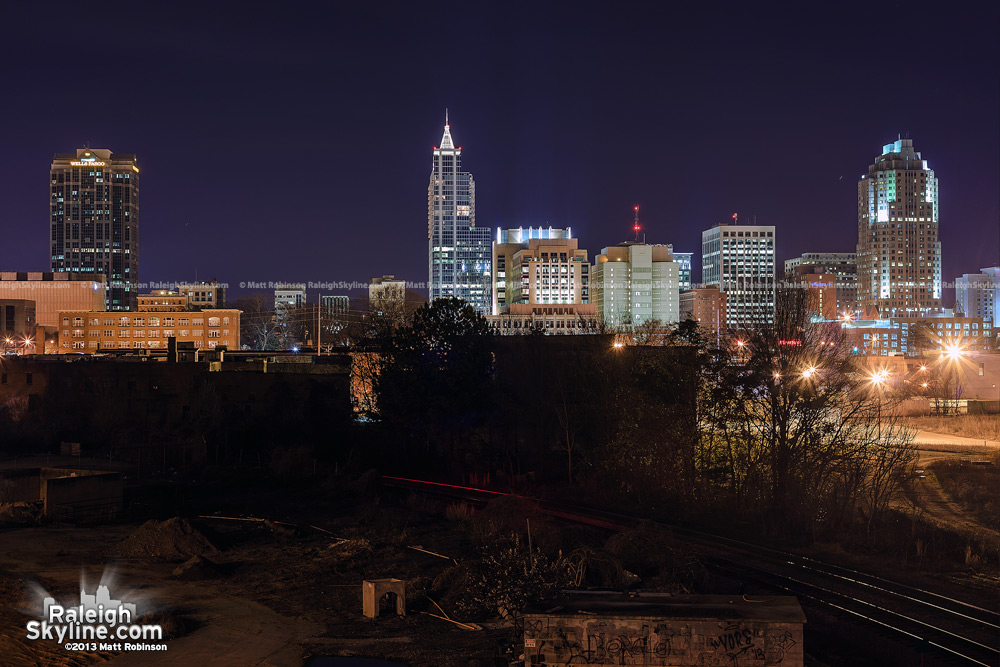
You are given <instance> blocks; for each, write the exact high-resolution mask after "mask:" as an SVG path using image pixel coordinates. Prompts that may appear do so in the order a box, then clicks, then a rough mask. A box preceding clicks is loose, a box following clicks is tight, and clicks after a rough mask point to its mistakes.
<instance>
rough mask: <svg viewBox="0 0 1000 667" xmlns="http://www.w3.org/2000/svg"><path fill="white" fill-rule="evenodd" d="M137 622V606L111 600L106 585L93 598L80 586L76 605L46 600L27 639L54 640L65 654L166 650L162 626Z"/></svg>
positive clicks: (28, 628) (31, 622)
mask: <svg viewBox="0 0 1000 667" xmlns="http://www.w3.org/2000/svg"><path fill="white" fill-rule="evenodd" d="M138 620H139V618H138V615H137V613H136V605H135V604H133V603H129V602H122V601H121V600H115V599H113V598H112V597H111V593H110V591H109V590H108V587H107V586H103V585H102V586H98V588H97V594H96V595H88V594H87V592H86V590H85V589H84V588H82V587H81V589H80V604H79V605H77V606H64V605H61V604H59V603H57V602H56V601H55V599H54V598H51V597H47V598H45V600H44V602H43V603H42V620H40V621H38V620H36V621H29V622H28V623H27V626H26V627H27V630H28V635H27V638H28V639H32V640H50V641H57V642H59V643H60V644H63V647H64V648H65V649H66V650H67V651H166V650H167V645H166V644H164V643H162V640H163V627H162V626H160V625H153V624H141V623H137V622H136V621H138Z"/></svg>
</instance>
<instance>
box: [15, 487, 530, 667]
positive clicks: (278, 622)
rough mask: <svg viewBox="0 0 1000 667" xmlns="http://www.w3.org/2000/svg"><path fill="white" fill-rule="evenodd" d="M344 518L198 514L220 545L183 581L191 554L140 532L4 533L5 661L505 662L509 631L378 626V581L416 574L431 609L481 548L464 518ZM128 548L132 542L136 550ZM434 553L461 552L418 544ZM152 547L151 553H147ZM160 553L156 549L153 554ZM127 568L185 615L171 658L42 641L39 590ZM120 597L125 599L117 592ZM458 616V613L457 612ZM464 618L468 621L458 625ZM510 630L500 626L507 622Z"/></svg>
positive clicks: (434, 624)
mask: <svg viewBox="0 0 1000 667" xmlns="http://www.w3.org/2000/svg"><path fill="white" fill-rule="evenodd" d="M354 512H355V513H353V514H352V513H347V514H345V515H344V516H340V517H332V518H330V520H329V521H327V522H326V523H325V525H324V529H325V530H326V531H329V532H324V531H323V530H316V529H312V528H298V529H296V528H293V527H290V526H286V525H281V524H274V523H271V524H264V523H259V522H242V521H227V520H216V519H196V518H191V517H189V518H190V519H191V524H192V525H193V526H194V527H195V528H196V529H197V530H198V532H200V533H202V534H204V535H205V536H206V539H207V540H209V541H210V542H211V546H212V547H213V548H215V549H216V551H214V552H211V553H209V554H208V556H207V558H209V559H210V562H211V563H212V564H214V566H213V567H212V568H211V569H208V570H206V569H205V568H203V567H202V568H201V569H199V570H197V571H198V577H196V578H195V577H191V578H188V577H187V575H182V576H180V577H178V576H175V575H174V574H173V572H174V570H175V569H176V568H178V566H179V565H180V564H181V558H182V557H183V555H178V554H170V556H171V557H172V558H170V559H166V558H160V557H157V556H156V555H155V554H154V555H152V556H151V555H149V554H148V553H144V555H142V556H141V557H125V556H111V555H109V554H112V553H135V552H136V551H137V548H136V547H135V542H136V541H135V538H134V537H133V538H132V539H131V541H129V536H130V535H133V534H134V533H135V532H136V531H137V530H138V529H140V528H141V526H140V524H138V523H135V524H123V525H114V526H95V527H74V526H53V525H49V526H36V527H30V528H20V529H15V530H9V531H6V532H3V533H0V594H4V599H5V601H10V602H12V603H11V604H7V603H5V604H4V605H3V606H2V607H0V655H2V656H3V659H2V660H0V662H3V664H4V665H10V666H11V667H19V666H21V665H25V666H27V665H57V666H62V665H66V666H69V665H72V666H76V665H89V664H95V663H110V664H112V665H178V664H185V665H187V664H192V665H196V664H211V665H213V666H214V665H223V666H225V665H233V666H237V665H238V666H241V667H242V666H246V665H260V666H274V667H283V666H286V665H287V666H292V665H296V666H297V665H301V664H303V663H304V662H306V661H307V660H308V659H309V658H310V657H312V656H333V655H343V656H366V657H380V658H385V659H389V660H394V661H398V662H402V663H405V664H410V665H424V664H434V665H443V666H446V667H447V666H450V665H455V666H457V665H462V666H463V667H464V666H467V665H487V664H494V657H495V656H496V655H497V646H498V645H499V644H500V643H502V641H503V640H504V639H505V638H507V637H509V636H510V634H511V631H510V629H509V628H506V627H493V628H487V629H484V630H479V631H470V630H466V629H462V628H460V627H458V626H456V625H453V624H451V623H449V622H447V621H444V620H439V619H436V618H433V617H431V616H428V615H426V614H422V613H419V612H416V613H411V614H410V615H408V616H406V617H395V616H388V617H383V618H380V619H377V620H374V621H372V620H367V619H364V618H363V616H362V613H361V582H362V580H363V579H365V578H382V577H396V578H400V579H405V580H407V581H408V583H409V584H410V588H411V589H412V590H413V593H412V594H411V596H412V597H411V605H410V606H411V608H415V609H420V608H422V607H426V605H427V602H426V600H425V599H424V598H423V595H424V593H423V591H424V590H425V589H427V588H429V586H430V583H431V582H432V581H433V580H434V578H436V577H437V576H438V575H440V574H441V573H442V572H444V571H445V570H447V569H449V568H450V567H452V566H454V564H455V563H454V561H453V560H451V557H454V556H458V557H462V555H463V554H464V553H465V552H466V551H467V550H468V549H469V546H468V544H467V543H465V542H464V538H463V537H462V535H461V534H460V531H458V530H457V529H456V528H455V524H453V523H451V522H448V521H446V520H444V519H438V518H428V517H427V516H426V515H420V514H417V513H414V512H410V511H408V510H407V509H405V508H395V509H391V508H381V507H379V506H365V507H363V508H354ZM123 545H125V546H123ZM411 546H420V547H422V548H424V549H426V550H427V551H432V552H436V553H439V554H441V555H443V556H449V558H442V557H439V556H434V555H430V554H428V553H424V552H423V551H418V550H416V549H412V548H410V547H411ZM139 551H141V550H139ZM147 551H148V549H147ZM109 567H113V568H114V570H115V573H116V575H117V581H118V582H120V583H121V584H122V586H124V587H125V588H126V589H128V588H132V587H137V588H139V589H141V590H140V591H139V592H141V594H142V595H143V596H144V597H147V598H149V599H151V600H152V601H154V602H155V603H156V605H157V606H158V607H160V608H168V609H171V610H173V611H172V612H171V613H172V614H174V615H179V616H180V626H181V627H182V628H183V629H182V635H181V636H179V637H177V638H174V639H170V640H168V641H166V644H167V645H168V650H167V651H166V652H165V653H153V652H132V653H127V652H119V653H108V652H106V653H94V654H91V653H75V652H69V651H65V650H63V649H62V647H61V646H59V645H58V644H56V643H55V642H43V641H28V640H27V639H25V638H24V635H25V623H26V622H27V621H28V620H31V616H28V615H25V614H24V613H23V611H28V612H31V613H33V614H37V613H38V611H34V612H32V609H39V601H38V600H36V599H35V598H34V596H33V595H32V594H30V593H29V592H27V591H26V589H25V588H24V584H25V583H26V582H37V583H39V584H40V585H41V586H42V587H43V588H44V589H45V590H47V591H49V592H51V593H55V594H56V597H57V598H59V599H67V600H74V601H75V599H76V598H74V595H75V594H76V591H78V590H79V582H80V578H81V573H83V574H84V575H85V576H86V579H87V582H88V592H91V593H93V592H94V590H93V589H94V587H95V586H94V584H96V582H97V581H98V580H99V579H100V578H101V575H102V572H104V571H105V569H106V568H109ZM112 592H113V593H114V592H115V591H112ZM445 611H447V612H449V614H450V615H452V617H453V618H455V616H454V612H453V611H451V610H448V609H445ZM456 620H462V619H456ZM498 625H499V624H498Z"/></svg>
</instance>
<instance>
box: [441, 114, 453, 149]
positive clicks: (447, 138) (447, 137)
mask: <svg viewBox="0 0 1000 667" xmlns="http://www.w3.org/2000/svg"><path fill="white" fill-rule="evenodd" d="M454 148H455V142H454V141H452V140H451V125H449V124H448V109H447V108H446V109H445V110H444V136H442V137H441V149H442V150H449V151H450V150H453V149H454Z"/></svg>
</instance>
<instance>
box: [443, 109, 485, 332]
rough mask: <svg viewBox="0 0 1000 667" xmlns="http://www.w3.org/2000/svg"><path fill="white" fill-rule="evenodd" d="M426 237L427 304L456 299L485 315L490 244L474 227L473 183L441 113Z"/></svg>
mask: <svg viewBox="0 0 1000 667" xmlns="http://www.w3.org/2000/svg"><path fill="white" fill-rule="evenodd" d="M427 238H428V244H427V245H428V257H427V260H428V290H429V292H430V300H431V301H433V300H434V299H437V298H440V297H449V296H453V297H458V298H459V299H463V300H465V301H467V302H468V303H469V304H471V305H472V306H473V307H474V308H475V309H476V312H478V313H480V314H481V315H488V314H490V312H491V311H492V300H493V298H492V290H491V282H492V277H491V276H492V270H491V255H492V243H491V241H492V239H491V238H490V230H489V228H488V227H476V183H475V181H474V180H473V179H472V174H470V173H468V172H465V171H462V147H461V146H459V147H458V148H456V147H455V143H454V141H452V138H451V126H450V125H449V124H448V115H447V113H445V123H444V136H442V137H441V145H440V146H435V147H434V159H433V167H432V171H431V179H430V185H428V187H427Z"/></svg>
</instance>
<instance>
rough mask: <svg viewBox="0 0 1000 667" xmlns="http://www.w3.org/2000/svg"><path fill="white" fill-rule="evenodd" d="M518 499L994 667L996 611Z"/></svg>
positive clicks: (779, 556)
mask: <svg viewBox="0 0 1000 667" xmlns="http://www.w3.org/2000/svg"><path fill="white" fill-rule="evenodd" d="M383 480H384V484H385V485H387V486H392V487H396V488H400V489H407V490H410V491H415V492H421V493H426V494H432V495H436V496H440V497H445V498H450V499H453V500H464V501H466V502H472V503H485V502H488V501H489V500H492V499H495V498H499V497H502V496H516V494H508V493H502V492H499V491H492V490H489V489H479V488H475V487H469V486H459V485H451V484H443V483H438V482H428V481H426V480H416V479H407V478H401V477H384V478H383ZM516 497H522V498H524V499H525V500H528V501H530V502H532V503H536V504H537V505H538V507H539V508H540V510H541V511H543V512H545V513H547V514H549V515H550V516H553V517H555V518H559V519H561V520H564V521H570V522H575V523H582V524H586V525H591V526H597V527H600V528H605V529H608V530H623V529H625V528H628V527H631V526H635V525H636V524H639V523H643V524H647V525H650V524H652V525H658V526H662V527H664V528H667V529H669V530H671V531H672V532H673V533H674V534H676V535H678V536H681V537H683V538H685V540H687V541H688V542H690V543H691V544H692V546H694V547H696V550H697V551H698V552H699V553H700V554H701V555H702V558H703V561H704V562H705V564H706V565H707V566H708V567H710V568H711V569H713V570H714V571H717V572H719V573H721V574H723V575H724V576H730V577H733V578H734V579H737V580H739V581H743V582H748V581H749V582H754V583H755V584H757V585H758V586H762V587H764V588H766V589H768V590H773V591H776V592H782V593H785V594H790V595H795V596H796V597H798V598H799V600H800V601H801V602H802V603H803V605H805V606H806V607H809V606H813V607H816V608H821V609H824V610H825V611H827V612H828V613H832V614H834V615H837V616H839V617H841V618H849V619H851V620H853V621H854V622H857V623H861V624H865V625H868V626H870V627H871V628H873V629H875V630H876V631H877V632H879V633H880V634H883V635H885V634H888V635H892V636H895V637H896V638H897V639H898V640H900V641H902V642H904V643H905V644H907V645H908V646H909V647H910V648H911V649H912V650H914V651H916V652H919V653H928V654H934V655H936V656H938V657H939V658H941V659H942V660H943V662H944V663H945V664H956V665H967V666H972V665H978V666H980V667H998V666H1000V613H998V612H997V610H996V609H988V608H986V607H983V606H979V605H975V604H972V603H969V602H967V601H965V600H960V599H957V598H953V597H949V596H946V595H942V594H939V593H936V592H934V591H930V590H927V589H925V588H921V587H919V586H913V585H910V584H905V583H902V582H897V581H893V580H890V579H887V578H885V577H881V576H878V575H874V574H871V573H868V572H863V571H861V570H857V569H853V568H849V567H844V566H840V565H834V564H832V563H826V562H823V561H820V560H818V559H815V558H810V557H807V556H800V555H798V554H792V553H788V552H784V551H781V550H778V549H772V548H769V547H763V546H760V545H756V544H752V543H749V542H744V541H740V540H735V539H732V538H727V537H721V536H718V535H712V534H709V533H705V532H701V531H697V530H692V529H689V528H684V527H678V526H673V525H669V524H665V523H660V522H655V521H649V520H645V519H641V518H639V517H634V516H629V515H626V514H622V513H618V512H610V511H607V510H600V509H596V508H593V507H586V506H582V505H576V504H573V503H566V502H556V501H546V500H541V499H538V498H531V497H525V496H516Z"/></svg>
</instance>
